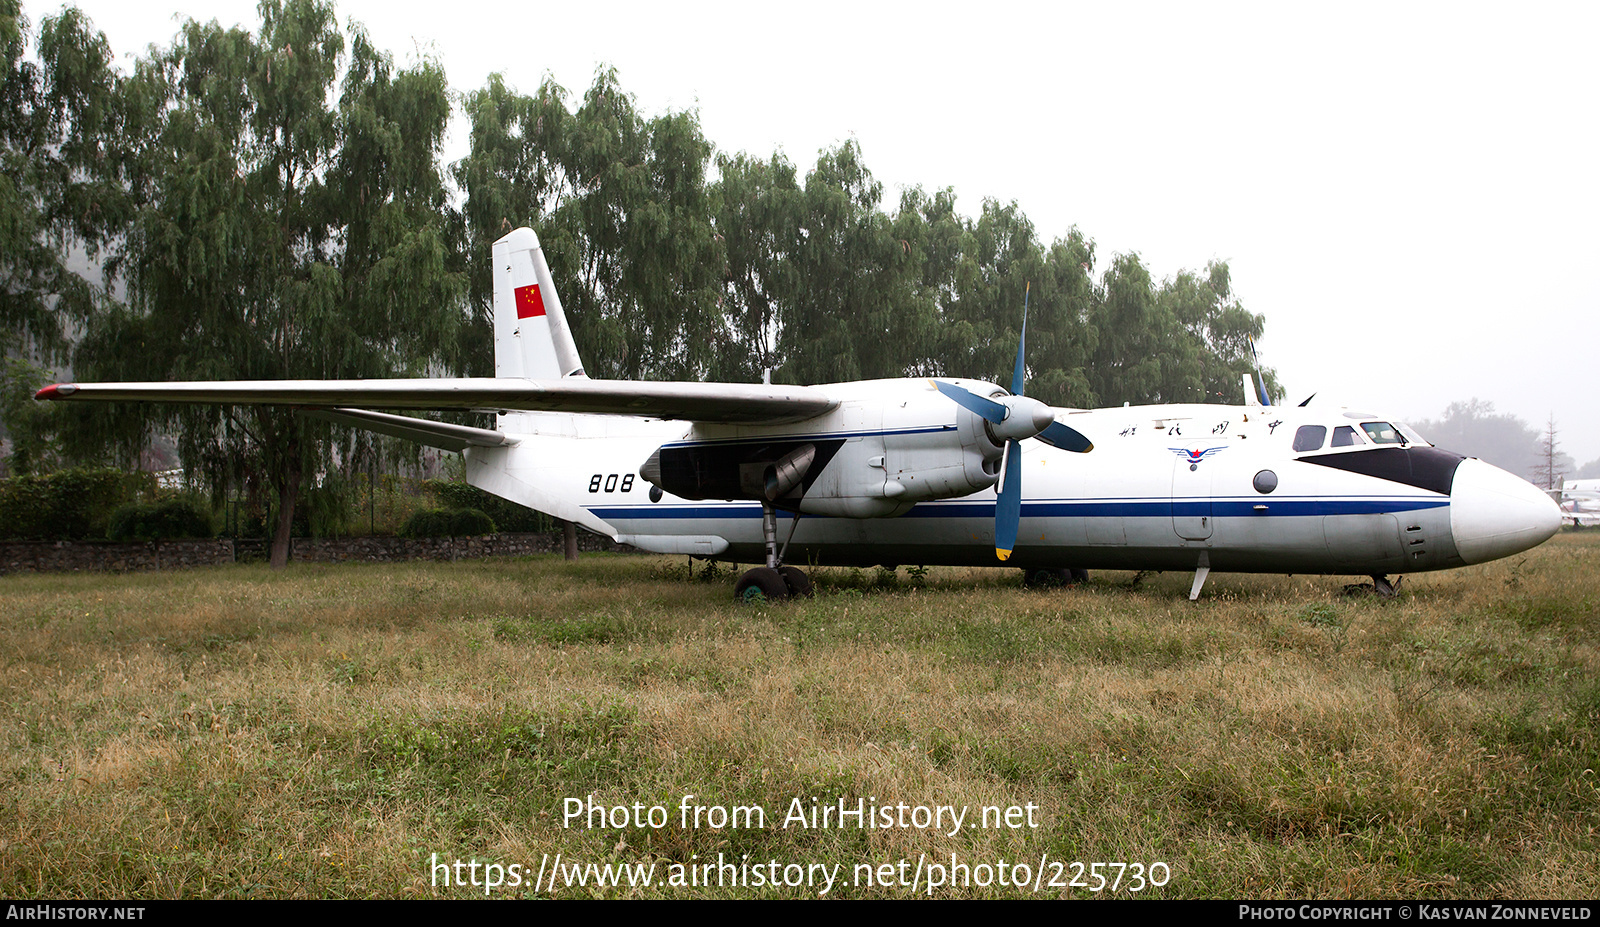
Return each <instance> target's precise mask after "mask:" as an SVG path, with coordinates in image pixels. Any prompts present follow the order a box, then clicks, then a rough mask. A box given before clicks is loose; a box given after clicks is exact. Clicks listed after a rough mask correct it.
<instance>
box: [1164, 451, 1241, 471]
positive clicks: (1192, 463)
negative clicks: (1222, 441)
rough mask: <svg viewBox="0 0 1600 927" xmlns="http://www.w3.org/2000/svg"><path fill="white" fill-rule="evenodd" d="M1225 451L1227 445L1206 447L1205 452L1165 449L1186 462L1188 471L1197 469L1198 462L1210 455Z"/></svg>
mask: <svg viewBox="0 0 1600 927" xmlns="http://www.w3.org/2000/svg"><path fill="white" fill-rule="evenodd" d="M1227 449H1228V447H1227V445H1222V446H1220V447H1208V448H1206V449H1205V450H1201V449H1199V448H1194V449H1190V448H1187V447H1169V448H1167V450H1169V451H1171V452H1172V453H1174V454H1177V455H1178V457H1179V458H1180V459H1182V460H1186V461H1188V462H1189V469H1190V470H1194V469H1197V468H1198V467H1199V466H1200V461H1202V460H1205V459H1207V458H1209V457H1210V456H1211V455H1212V454H1216V453H1219V452H1221V451H1225V450H1227Z"/></svg>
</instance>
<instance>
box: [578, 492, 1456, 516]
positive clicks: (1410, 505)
mask: <svg viewBox="0 0 1600 927" xmlns="http://www.w3.org/2000/svg"><path fill="white" fill-rule="evenodd" d="M1449 504H1450V500H1449V499H1448V498H1442V497H1437V496H1436V497H1430V498H1390V499H1281V500H1277V501H1274V502H1270V503H1263V502H1260V501H1256V500H1253V499H1251V500H1229V499H1201V500H1187V499H1184V500H1173V499H1151V500H1141V499H1089V500H1080V501H1073V502H1025V503H1023V505H1022V517H1023V518H1074V517H1076V518H1173V517H1178V518H1182V517H1191V518H1197V517H1201V516H1208V517H1211V518H1263V517H1265V518H1285V517H1289V518H1304V517H1308V516H1320V515H1375V514H1381V513H1385V512H1413V511H1419V510H1423V509H1436V508H1442V507H1444V506H1447V505H1449ZM1258 505H1266V506H1267V507H1266V509H1265V510H1260V509H1257V508H1256V506H1258ZM589 511H591V512H593V513H594V514H595V515H596V516H597V517H599V518H603V519H606V520H607V521H612V520H629V519H678V518H760V517H761V506H759V505H755V504H740V505H665V506H663V505H622V506H594V507H591V508H590V509H589ZM778 517H779V518H783V517H786V515H785V514H784V513H779V516H778ZM808 517H813V518H814V517H820V516H808ZM900 517H901V518H988V519H993V518H994V503H993V502H933V503H922V504H921V505H917V506H915V507H914V508H912V509H911V511H909V512H906V513H905V514H904V515H901V516H900Z"/></svg>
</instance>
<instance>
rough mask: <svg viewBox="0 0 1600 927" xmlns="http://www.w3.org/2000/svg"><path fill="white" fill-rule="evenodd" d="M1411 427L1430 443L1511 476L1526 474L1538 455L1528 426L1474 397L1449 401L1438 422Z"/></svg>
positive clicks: (1536, 437)
mask: <svg viewBox="0 0 1600 927" xmlns="http://www.w3.org/2000/svg"><path fill="white" fill-rule="evenodd" d="M1413 424H1414V425H1415V426H1416V428H1417V430H1418V431H1420V432H1421V433H1422V436H1423V437H1425V438H1427V439H1428V441H1429V442H1430V443H1432V444H1436V445H1438V446H1439V447H1442V448H1446V449H1448V450H1452V451H1455V452H1456V453H1458V454H1466V455H1468V456H1470V457H1476V458H1478V459H1479V460H1484V461H1487V462H1489V463H1492V464H1494V465H1495V466H1497V467H1499V468H1500V469H1502V470H1507V471H1510V472H1511V473H1518V474H1520V473H1527V472H1529V471H1530V470H1531V468H1532V467H1533V466H1534V464H1535V462H1536V461H1537V459H1538V456H1539V433H1538V432H1537V431H1535V430H1534V429H1533V427H1532V426H1531V425H1529V424H1528V423H1527V422H1524V421H1523V420H1522V419H1520V418H1518V417H1516V416H1515V415H1512V414H1510V413H1509V412H1496V411H1495V410H1494V403H1492V402H1485V401H1484V400H1481V399H1478V398H1476V397H1474V398H1472V399H1469V400H1467V401H1466V402H1452V403H1451V404H1450V405H1449V407H1448V408H1446V409H1445V410H1444V415H1443V416H1442V417H1440V418H1438V419H1434V420H1427V419H1424V420H1421V421H1418V422H1415V423H1413Z"/></svg>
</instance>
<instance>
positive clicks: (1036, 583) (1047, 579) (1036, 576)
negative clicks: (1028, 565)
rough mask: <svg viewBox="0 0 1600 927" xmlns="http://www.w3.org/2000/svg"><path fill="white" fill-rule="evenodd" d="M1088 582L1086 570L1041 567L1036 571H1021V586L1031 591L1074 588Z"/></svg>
mask: <svg viewBox="0 0 1600 927" xmlns="http://www.w3.org/2000/svg"><path fill="white" fill-rule="evenodd" d="M1088 581H1089V571H1088V570H1069V569H1067V568H1065V567H1062V568H1060V569H1051V568H1046V567H1041V568H1040V569H1036V570H1023V571H1022V584H1023V585H1024V586H1027V587H1029V588H1031V589H1054V588H1055V587H1057V586H1076V585H1077V584H1078V583H1086V582H1088Z"/></svg>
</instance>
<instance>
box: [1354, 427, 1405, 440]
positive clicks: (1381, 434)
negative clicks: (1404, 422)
mask: <svg viewBox="0 0 1600 927" xmlns="http://www.w3.org/2000/svg"><path fill="white" fill-rule="evenodd" d="M1361 430H1362V431H1364V432H1366V433H1367V440H1369V441H1371V442H1372V443H1373V444H1405V443H1406V438H1405V435H1403V434H1401V433H1400V431H1399V429H1397V428H1395V427H1394V426H1393V425H1391V424H1389V423H1388V422H1362V423H1361Z"/></svg>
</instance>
